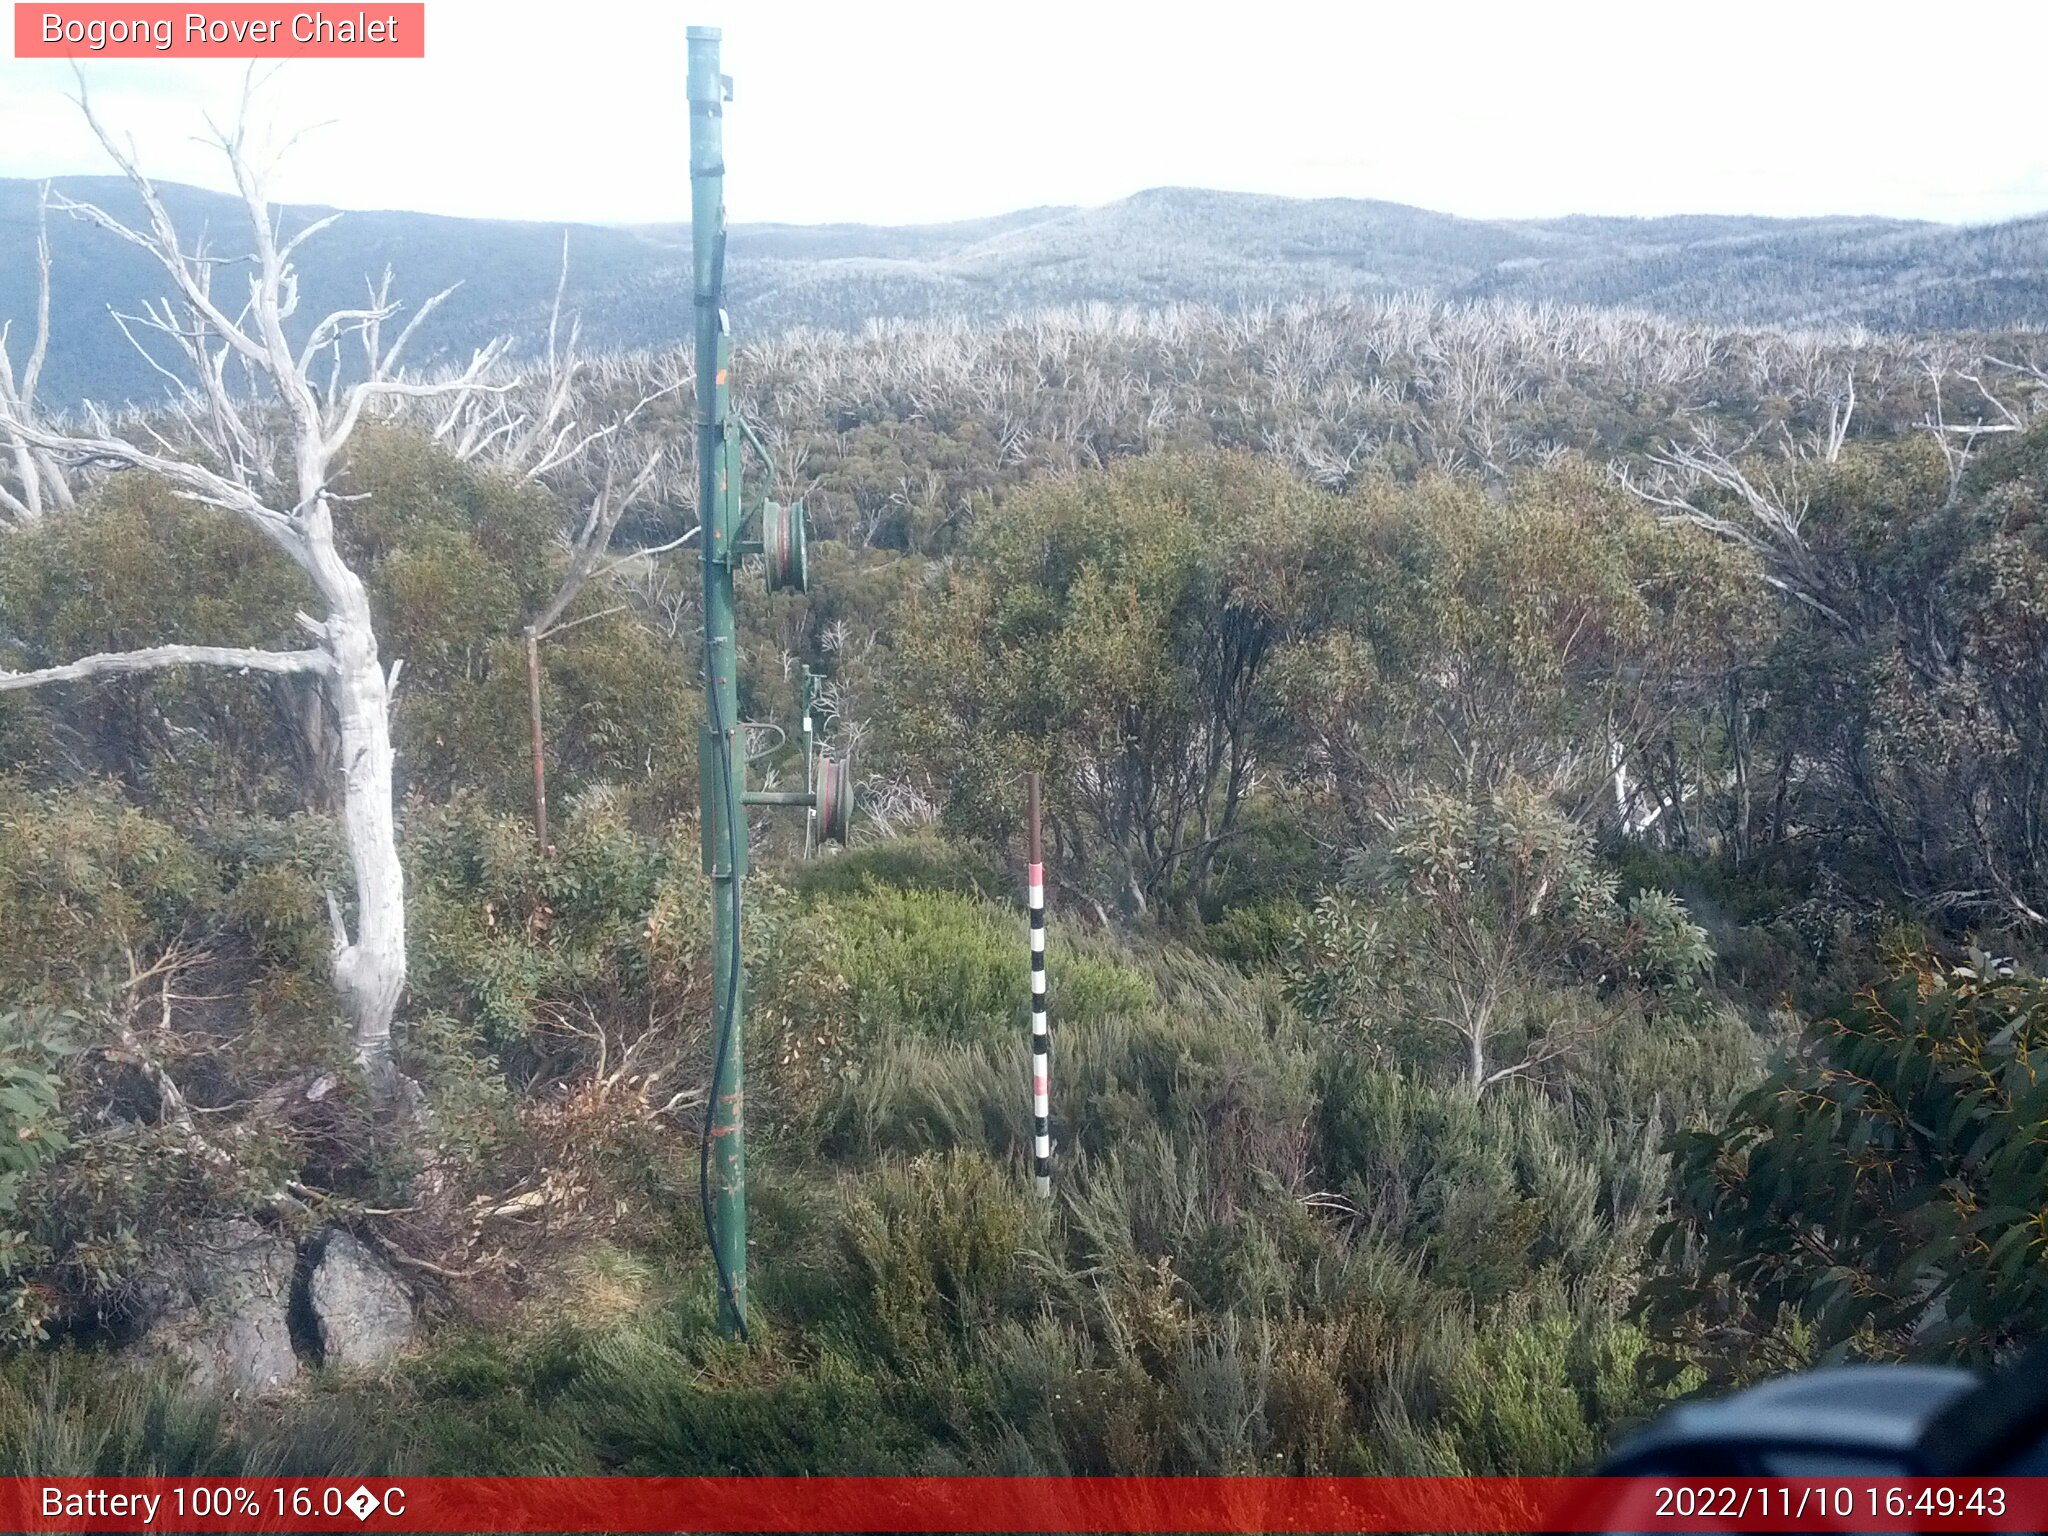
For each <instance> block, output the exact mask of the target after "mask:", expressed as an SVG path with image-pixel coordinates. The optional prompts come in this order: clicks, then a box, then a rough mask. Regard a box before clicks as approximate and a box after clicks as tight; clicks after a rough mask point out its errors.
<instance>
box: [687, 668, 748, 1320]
mask: <svg viewBox="0 0 2048 1536" xmlns="http://www.w3.org/2000/svg"><path fill="white" fill-rule="evenodd" d="M704 660H705V665H706V666H707V667H708V666H709V665H710V663H711V655H710V643H709V639H708V637H707V639H706V643H705V657H704ZM709 697H710V698H711V700H712V712H713V715H714V719H713V721H712V736H713V739H715V740H716V741H717V743H718V768H719V792H720V793H721V794H723V795H724V796H725V803H726V805H727V806H728V807H730V806H731V805H732V802H733V794H732V742H731V740H730V738H729V737H728V736H727V734H726V730H725V722H724V721H723V720H721V719H717V718H715V716H716V714H717V710H718V704H717V698H718V694H717V690H716V689H712V690H709ZM698 814H700V815H701V814H703V811H702V809H701V808H700V809H699V812H698ZM725 837H726V867H727V868H729V869H730V870H731V871H732V953H731V957H730V959H729V961H728V962H727V965H726V978H725V996H724V997H723V998H722V999H721V1000H720V1001H719V1005H718V1012H717V1013H716V1014H715V1015H714V1016H713V1019H712V1028H713V1030H714V1031H715V1032H716V1035H717V1038H718V1047H717V1049H716V1051H715V1052H714V1053H713V1055H712V1061H711V1092H710V1094H709V1095H708V1097H707V1099H706V1101H705V1105H704V1130H703V1134H702V1135H701V1136H700V1137H699V1139H698V1144H697V1199H698V1202H699V1204H700V1205H701V1206H702V1208H703V1211H704V1241H705V1242H706V1243H708V1244H710V1247H711V1265H712V1268H714V1269H715V1270H717V1271H718V1289H719V1293H720V1294H721V1295H722V1296H723V1297H724V1298H725V1303H726V1305H727V1306H729V1307H730V1308H732V1315H733V1317H734V1318H735V1319H736V1320H737V1322H738V1324H739V1333H740V1342H741V1343H742V1344H744V1343H746V1341H747V1315H746V1312H745V1310H744V1309H743V1308H742V1307H741V1306H740V1298H739V1288H738V1287H737V1286H735V1285H734V1284H733V1278H732V1272H731V1271H730V1270H728V1269H727V1268H726V1267H725V1260H724V1258H723V1257H721V1256H720V1254H719V1252H718V1219H717V1217H715V1216H714V1215H713V1214H712V1209H711V1122H712V1119H713V1118H714V1116H715V1115H716V1114H717V1110H718V1095H719V1092H720V1090H721V1089H722V1088H723V1087H724V1086H725V1063H726V1044H727V1042H728V1041H729V1040H730V1039H731V1037H732V1021H733V1015H734V1014H735V1012H736V1011H737V1010H738V1006H739V995H740V857H739V846H740V841H739V828H738V826H737V825H736V823H735V818H734V817H732V816H731V815H727V817H726V818H725Z"/></svg>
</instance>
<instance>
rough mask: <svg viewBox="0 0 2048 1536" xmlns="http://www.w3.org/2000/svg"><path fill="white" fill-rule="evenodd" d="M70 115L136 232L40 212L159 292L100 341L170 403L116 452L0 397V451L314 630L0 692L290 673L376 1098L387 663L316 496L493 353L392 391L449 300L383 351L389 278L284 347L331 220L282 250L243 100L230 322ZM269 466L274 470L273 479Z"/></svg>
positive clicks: (196, 267) (334, 921)
mask: <svg viewBox="0 0 2048 1536" xmlns="http://www.w3.org/2000/svg"><path fill="white" fill-rule="evenodd" d="M78 102H79V106H80V109H81V110H82V111H83V112H84V114H85V118H86V121H87V123H88V125H89V126H90V127H91V128H92V130H93V133H94V134H95V136H96V137H97V138H98V139H99V141H100V144H101V146H102V147H103V148H104V149H105V150H106V152H107V154H108V156H109V157H110V158H111V159H112V160H113V161H114V163H115V164H116V165H117V166H118V167H119V168H120V170H121V172H122V173H123V175H125V176H126V178H127V180H128V182H129V185H130V186H131V187H132V188H133V190H134V192H135V193H136V195H137V197H138V199H139V200H140V202H141V205H142V208H143V212H144V218H143V219H142V220H141V221H140V222H139V224H135V225H131V224H129V223H127V222H124V221H123V220H121V219H119V218H117V217H115V216H114V215H113V214H111V213H109V212H107V211H106V210H105V209H103V208H100V207H98V206H96V205H94V204H91V203H85V202H80V201H77V200H75V199H72V198H69V197H64V196H61V195H60V196H58V197H56V198H54V199H52V204H53V206H55V207H57V208H58V209H59V210H61V211H64V212H67V213H69V214H71V215H72V216H73V217H75V218H79V219H81V220H83V221H85V222H86V223H89V224H92V225H94V226H96V227H98V228H99V229H101V230H103V231H105V232H106V233H108V234H111V235H113V236H114V237H116V238H118V239H120V240H123V241H126V242H127V243H128V244H130V245H133V246H135V247H137V248H138V249H140V250H141V251H143V252H144V253H146V254H147V255H148V256H149V257H150V258H151V259H152V260H154V261H155V262H156V264H157V265H158V266H160V267H161V268H162V269H163V272H164V273H165V275H166V276H167V277H168V278H169V279H170V283H171V288H172V294H171V297H169V298H167V299H164V300H160V301H157V302H155V303H152V304H148V305H145V306H144V308H143V312H142V313H140V314H137V315H117V316H116V323H117V324H119V325H120V327H121V329H122V331H123V333H124V334H125V335H126V336H127V337H128V339H129V340H130V341H131V342H132V343H134V344H135V345H136V347H137V349H138V350H140V351H142V352H143V354H144V355H145V356H146V357H149V358H150V361H151V362H152V365H153V366H154V367H155V368H156V369H157V371H158V372H159V373H161V374H163V375H164V376H165V378H166V379H167V380H169V381H170V382H171V384H172V386H173V390H174V393H173V394H172V397H171V400H170V403H169V406H168V409H167V411H166V412H165V416H164V419H162V420H161V421H160V422H159V423H150V422H147V421H145V422H143V423H141V424H139V425H137V426H135V427H133V428H131V429H129V430H127V431H126V432H125V433H124V432H123V431H122V430H120V429H117V428H116V426H115V425H114V424H113V422H112V421H111V419H110V418H109V416H108V415H107V413H106V412H104V411H102V410H99V409H95V408H88V409H87V411H86V422H87V430H85V431H76V430H67V429H63V428H60V427H57V426H53V425H51V424H49V423H47V422H46V421H44V420H42V419H41V418H40V417H38V415H37V414H36V413H35V412H34V411H33V409H32V408H31V404H30V401H29V400H28V399H27V398H26V397H25V392H19V391H12V390H10V391H9V392H7V393H6V394H5V395H0V442H6V443H10V444H14V445H17V451H18V449H19V447H21V446H25V447H26V448H27V449H28V450H29V451H31V452H32V453H35V454H40V455H44V456H47V458H48V460H49V461H50V462H52V463H55V464H61V465H66V466H70V467H73V468H77V469H86V468H90V469H99V470H114V471H120V470H140V471H142V472H143V473H145V474H148V475H152V476H155V477H157V478H159V479H161V480H163V481H164V482H166V483H167V484H169V485H170V486H171V487H172V488H173V489H174V490H175V491H176V492H177V493H178V494H179V495H180V496H181V497H182V498H183V499H185V500H187V501H191V502H195V503H198V504H200V505H203V506H209V507H215V508H219V509H221V510H223V511H226V512H228V513H230V514H232V515H233V516H235V517H238V518H241V519H242V520H243V521H245V522H246V523H248V524H249V525H250V526H252V527H254V528H255V529H256V530H257V531H259V532H260V533H262V534H263V535H264V537H266V538H267V539H269V540H270V542H271V543H272V544H274V545H276V546H277V547H278V548H279V549H280V550H282V551H283V552H284V553H285V554H286V555H287V556H288V557H289V558H290V559H291V561H292V563H293V564H294V565H296V566H297V567H298V568H299V570H300V571H301V572H303V573H304V574H305V576H306V578H307V580H308V581H309V582H310V583H311V585H312V587H313V589H314V591H315V593H316V594H317V595H318V597H319V599H320V603H321V606H322V608H323V609H324V612H323V613H322V614H320V615H319V616H317V617H315V616H311V615H307V614H303V613H302V614H300V615H299V616H298V623H299V627H300V628H301V629H303V630H304V631H305V632H306V633H307V634H308V635H309V636H310V637H312V640H313V642H314V643H313V645H312V646H311V647H310V648H308V649H306V650H301V651H272V650H263V649H244V648H238V647H216V646H178V645H173V646H157V647H148V648H144V649H140V650H134V651H127V652H121V653H112V654H105V655H97V656H89V657H86V658H84V659H83V660H80V661H77V662H73V663H70V664H68V665H63V666H55V667H48V668H43V669H41V670H34V671H25V672H7V673H0V691H6V690H16V689H23V688H33V687H39V686H42V685H44V684H49V683H57V682H64V681H71V680H76V679H81V678H88V677H96V676H102V675H109V674H114V673H132V672H139V671H153V670H158V669H162V668H168V667H185V666H210V667H226V668H231V669H236V670H245V671H260V672H268V673H301V674H305V675H308V676H312V677H315V678H317V679H318V680H319V683H320V685H321V689H322V691H323V693H324V696H325V698H326V701H327V703H328V705H329V707H330V708H331V709H332V711H333V713H334V717H335V721H336V730H337V736H338V741H339V746H340V774H341V778H342V795H341V811H342V824H343V829H344V834H345V839H346V844H347V848H348V854H349V862H350V864H351V866H352V869H353V872H354V876H355V899H356V900H355V904H356V912H355V928H354V932H353V933H351V932H350V929H349V924H348V919H347V917H346V915H345V913H344V911H343V906H342V902H341V899H340V898H339V897H338V896H337V895H336V894H335V893H334V892H332V891H329V892H328V893H327V906H328V915H329V923H330V932H331V936H332V949H331V959H332V967H333V983H334V989H335V992H336V995H337V998H338V1000H339V1002H340V1004H341V1007H342V1011H343V1013H344V1014H345V1015H346V1017H347V1018H348V1020H349V1024H350V1028H351V1032H352V1035H353V1040H354V1046H355V1054H356V1056H357V1058H358V1060H359V1061H360V1062H361V1063H362V1065H363V1067H364V1068H365V1070H366V1071H367V1072H368V1073H369V1075H370V1078H371V1082H372V1084H373V1086H374V1087H375V1088H376V1089H377V1091H378V1092H379V1093H380V1094H387V1093H389V1092H390V1091H391V1090H392V1089H393V1088H394V1087H395V1086H396V1085H397V1084H398V1081H399V1080H398V1076H397V1072H396V1069H395V1067H394V1066H393V1064H392V1060H391V1022H392V1018H393V1016H394V1015H395V1013H396V1011H397V1007H398V1002H399V997H400V994H401V993H402V992H403V990H404V987H405V978H406V945H405V878H404V871H403V868H402V866H401V865H400V862H399V856H398V845H397V838H396V831H395V826H394V817H393V803H392V797H393V790H392V759H393V749H392V743H391V720H390V711H391V697H392V690H393V688H394V687H395V685H396V682H397V678H398V672H399V668H400V666H401V663H399V662H393V663H392V664H391V665H390V667H389V668H388V670H387V668H386V666H385V664H384V662H383V661H382V659H381V657H380V655H379V652H378V643H377V634H376V628H375V624H374V621H373V616H372V614H371V609H370V601H369V595H368V592H367V591H366V589H365V586H364V583H363V579H362V577H361V575H360V574H359V573H358V572H357V571H356V570H355V569H353V568H352V567H351V566H350V565H349V563H348V561H347V560H346V559H345V558H344V557H343V555H342V553H341V551H340V549H339V547H338V545H337V542H336V538H335V527H334V506H335V503H336V502H337V501H338V500H342V499H344V498H341V497H340V496H338V494H337V493H336V491H335V489H334V484H333V482H334V478H335V474H336V465H337V461H338V459H339V458H340V456H341V454H342V452H343V450H344V449H345V448H346V446H347V444H348V442H349V439H350V437H351V436H352V435H353V433H354V432H355V430H356V428H357V427H358V425H359V424H360V423H361V421H362V419H363V415H364V412H365V411H366V410H369V409H370V408H371V407H372V406H377V405H380V404H381V403H383V402H388V401H397V400H407V399H412V400H421V399H427V398H435V397H453V398H455V399H458V400H459V399H461V398H463V397H465V396H468V395H473V394H477V393H480V392H484V391H487V390H492V389H500V388H504V387H506V386H503V385H493V384H487V383H486V382H485V376H486V374H487V372H488V370H489V369H490V368H491V366H492V365H493V364H494V363H495V362H496V361H497V360H498V358H499V356H500V355H501V353H502V351H503V344H502V343H498V342H494V343H492V344H490V345H488V346H486V347H484V348H483V349H481V350H480V351H478V352H477V353H476V354H475V356H474V357H473V358H472V360H471V362H470V363H469V365H468V367H467V368H466V369H464V370H462V371H460V372H459V373H455V374H453V375H452V376H447V377H442V378H437V379H418V378H413V377H409V376H406V375H404V374H402V373H401V372H400V364H401V362H402V360H403V357H404V354H405V351H406V348H407V346H408V344H409V343H410V342H411V341H412V340H413V339H414V337H415V336H416V335H417V333H418V331H419V328H420V325H421V324H422V322H424V321H425V320H426V319H427V317H428V316H430V315H431V314H433V313H434V311H435V310H436V309H437V308H439V306H440V305H441V304H442V303H443V302H444V301H445V300H446V299H447V297H448V295H449V294H450V293H452V292H453V291H454V290H453V289H452V288H451V289H445V290H443V291H442V292H441V293H438V294H436V295H434V296H433V297H432V298H430V299H428V300H427V301H426V302H425V303H423V304H421V305H420V306H418V308H417V309H415V310H414V312H413V313H412V315H411V317H410V318H409V319H408V320H407V321H406V322H405V323H404V325H403V326H402V328H401V329H400V330H399V332H398V335H397V337H396V339H394V340H391V341H390V342H389V343H388V344H387V343H386V340H385V335H384V327H385V324H386V322H387V321H390V320H391V319H393V317H395V316H396V315H397V314H398V313H399V310H400V306H399V305H398V304H397V303H396V302H394V301H393V300H392V299H391V297H390V288H391V277H390V274H389V272H388V271H387V272H386V274H385V275H384V278H383V279H382V281H381V282H380V283H376V284H372V285H371V286H370V289H369V294H368V298H367V300H366V302H365V303H364V305H363V306H362V307H360V308H354V309H344V310H337V311H335V312H334V313H332V314H329V315H327V316H326V317H325V318H323V319H321V320H319V321H317V322H316V323H315V324H313V325H312V327H311V328H310V329H309V330H308V331H307V333H306V336H305V340H304V341H303V342H302V343H301V344H300V345H298V346H296V347H294V345H293V344H292V342H291V340H290V339H289V337H288V335H287V332H286V323H287V322H288V321H289V320H290V319H291V318H292V317H293V315H294V314H295V312H296V310H297V308H298V302H299V281H298V275H297V272H296V270H295V268H294V266H293V257H294V255H295V254H296V252H297V251H298V249H299V247H300V246H302V245H303V244H304V243H305V242H306V241H307V240H309V239H310V238H312V237H313V236H314V235H316V234H318V233H319V232H320V231H321V230H323V229H325V228H327V227H328V226H329V225H330V224H332V223H333V222H334V221H335V219H336V218H338V217H339V215H330V216H328V217H326V218H322V219H318V220H316V221H314V222H313V223H311V224H309V225H308V226H307V227H306V228H304V229H302V230H300V231H299V232H298V233H297V234H295V235H293V236H292V237H291V238H289V239H286V238H284V235H283V231H282V228H281V225H280V222H279V221H277V220H276V219H275V218H274V217H273V215H272V212H271V209H270V205H269V202H268V199H267V197H266V195H265V193H264V189H263V181H262V176H261V174H260V173H259V172H258V170H257V169H256V168H255V166H254V164H253V163H252V160H251V157H250V154H249V151H248V146H247V143H246V133H247V129H248V123H249V112H250V102H249V96H248V93H246V92H245V94H244V98H243V102H242V110H241V114H240V116H239V117H238V118H237V120H236V123H235V126H234V128H233V130H232V131H231V132H225V133H223V132H220V131H219V130H216V131H215V133H214V143H215V144H216V145H217V146H218V148H219V149H220V150H221V152H222V153H223V155H224V156H225V157H226V159H227V162H228V166H229V170H230V172H231V174H232V175H233V178H234V183H235V187H236V190H237V191H238V192H239V193H240V195H241V198H242V202H243V205H244V207H245V209H246V210H247V213H248V217H249V231H250V234H251V237H252V240H253V246H254V249H253V251H252V252H251V253H250V255H249V256H247V257H245V258H243V261H244V263H246V265H248V266H249V267H250V268H251V271H250V273H249V277H248V293H247V297H246V299H245V300H243V301H242V302H240V304H239V305H236V304H235V303H234V301H232V300H227V299H224V298H223V297H221V296H220V295H219V294H217V293H216V291H215V277H216V275H217V270H218V269H219V268H221V267H223V266H224V265H226V264H227V263H226V262H225V261H224V259H223V258H220V257H216V256H213V255H210V254H208V252H207V251H206V249H205V247H204V245H203V244H201V245H199V246H196V247H190V248H188V247H187V246H186V244H185V243H184V242H183V240H182V239H181V237H180V235H179V233H178V230H177V228H176V227H175V225H174V223H173V221H172V218H171V215H170V212H169V209H168V207H167V206H166V204H165V203H164V201H163V199H162V197H161V196H160V194H159V193H158V191H157V189H156V188H155V186H154V185H153V184H152V183H151V182H150V180H149V178H148V177H147V176H146V175H145V174H144V173H143V171H142V170H141V168H140V166H139V164H138V162H137V157H136V154H135V151H134V149H133V147H132V146H128V147H125V148H124V146H123V145H122V144H120V143H119V142H117V141H116V140H115V138H114V137H113V136H112V135H111V134H110V133H109V132H108V130H107V129H106V127H105V126H104V125H103V124H102V123H101V122H100V120H99V118H98V117H97V116H96V115H95V114H94V112H93V110H92V107H91V104H90V103H89V102H88V101H87V100H86V98H85V94H84V92H83V90H81V91H80V94H79V97H78ZM238 264H240V263H238ZM150 342H154V343H155V345H157V346H158V347H160V348H163V349H164V350H165V351H166V352H167V353H168V355H169V356H170V359H171V362H170V363H169V364H166V363H165V362H163V361H160V360H159V359H158V358H157V357H156V356H154V355H152V353H151V351H150V345H149V343H150ZM344 342H354V343H356V344H358V345H359V346H360V348H361V355H360V358H359V359H358V360H357V362H356V363H355V370H356V373H355V376H354V378H353V381H352V382H344V379H343V366H344V365H343V359H342V350H343V344H344ZM231 369H233V370H235V372H234V374H233V375H232V378H231V371H230V370H231ZM323 374H324V382H322V380H321V375H323ZM278 465H288V466H289V468H288V469H287V470H285V471H284V472H279V471H278V470H277V468H276V466H278ZM214 466H218V467H214Z"/></svg>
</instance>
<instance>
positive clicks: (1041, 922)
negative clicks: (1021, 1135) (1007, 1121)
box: [1026, 773, 1052, 1197]
mask: <svg viewBox="0 0 2048 1536" xmlns="http://www.w3.org/2000/svg"><path fill="white" fill-rule="evenodd" d="M1027 782H1028V785H1029V795H1030V801H1031V841H1030V849H1029V851H1030V868H1029V870H1028V871H1027V874H1026V884H1027V885H1028V887H1029V892H1028V904H1029V906H1030V909H1031V1160H1032V1162H1031V1166H1032V1175H1033V1178H1034V1179H1035V1181H1036V1183H1037V1186H1038V1193H1039V1194H1040V1195H1043V1196H1046V1197H1050V1196H1051V1194H1052V1093H1051V1085H1050V1082H1049V1069H1050V1067H1051V1064H1052V1063H1051V1058H1052V1032H1051V1030H1050V1028H1049V1027H1048V1025H1047V1021H1046V1009H1045V849H1044V846H1043V844H1042V841H1041V838H1040V834H1039V818H1038V812H1039V805H1038V775H1037V774H1035V773H1034V774H1032V775H1031V776H1030V777H1029V779H1028V781H1027Z"/></svg>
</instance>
